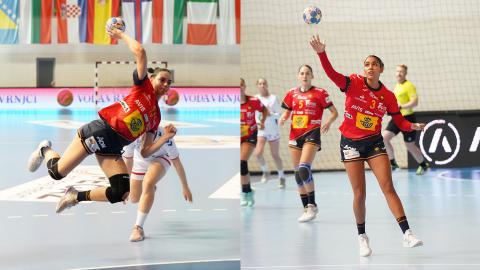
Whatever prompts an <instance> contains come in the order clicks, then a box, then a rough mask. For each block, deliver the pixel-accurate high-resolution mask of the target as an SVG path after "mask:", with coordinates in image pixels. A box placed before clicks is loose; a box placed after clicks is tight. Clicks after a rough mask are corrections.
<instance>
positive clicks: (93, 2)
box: [78, 0, 120, 45]
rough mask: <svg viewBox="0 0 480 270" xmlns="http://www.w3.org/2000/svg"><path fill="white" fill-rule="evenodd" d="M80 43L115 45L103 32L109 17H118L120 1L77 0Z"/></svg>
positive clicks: (114, 41)
mask: <svg viewBox="0 0 480 270" xmlns="http://www.w3.org/2000/svg"><path fill="white" fill-rule="evenodd" d="M78 6H79V7H80V18H79V21H78V23H79V34H80V36H79V39H80V42H85V43H93V44H98V45H108V44H116V43H117V41H116V40H112V39H111V38H110V37H109V36H108V35H107V32H106V30H105V24H106V23H107V20H108V19H110V18H111V17H118V16H119V7H120V0H78Z"/></svg>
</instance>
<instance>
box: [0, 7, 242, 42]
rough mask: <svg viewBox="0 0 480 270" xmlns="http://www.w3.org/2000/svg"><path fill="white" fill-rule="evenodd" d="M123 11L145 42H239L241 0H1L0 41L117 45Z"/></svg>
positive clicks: (132, 31) (128, 30) (129, 28)
mask: <svg viewBox="0 0 480 270" xmlns="http://www.w3.org/2000/svg"><path fill="white" fill-rule="evenodd" d="M185 12H186V14H187V15H186V16H185ZM119 16H120V17H122V18H123V20H124V21H125V24H126V33H128V34H129V35H130V36H132V37H133V38H135V39H137V40H138V41H140V42H141V43H144V44H147V43H158V44H191V45H216V44H239V43H240V0H0V44H57V43H58V44H75V43H91V44H99V45H108V44H116V43H117V42H116V41H115V40H111V39H110V38H109V37H108V35H107V34H106V31H105V23H106V21H107V20H108V19H109V18H110V17H119Z"/></svg>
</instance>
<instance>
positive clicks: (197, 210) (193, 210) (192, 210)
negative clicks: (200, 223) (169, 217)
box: [187, 209, 203, 212]
mask: <svg viewBox="0 0 480 270" xmlns="http://www.w3.org/2000/svg"><path fill="white" fill-rule="evenodd" d="M187 211H190V212H201V211H203V209H187Z"/></svg>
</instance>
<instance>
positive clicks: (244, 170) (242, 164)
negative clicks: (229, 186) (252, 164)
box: [240, 160, 248, 175]
mask: <svg viewBox="0 0 480 270" xmlns="http://www.w3.org/2000/svg"><path fill="white" fill-rule="evenodd" d="M247 174H248V163H247V161H246V160H240V175H247Z"/></svg>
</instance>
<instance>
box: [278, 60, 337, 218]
mask: <svg viewBox="0 0 480 270" xmlns="http://www.w3.org/2000/svg"><path fill="white" fill-rule="evenodd" d="M298 80H299V82H300V86H299V87H295V88H292V89H290V90H288V92H287V94H286V95H285V98H284V99H283V103H282V107H283V108H284V109H285V112H284V113H283V114H282V116H281V117H280V125H282V126H283V124H284V123H285V121H286V120H287V119H288V118H290V116H291V118H292V124H291V125H290V137H289V142H288V146H289V148H290V155H291V157H292V161H293V165H294V167H295V181H296V182H297V186H298V193H299V194H300V198H301V200H302V204H303V214H302V215H301V216H300V217H299V218H298V221H299V222H307V221H310V220H312V219H314V218H315V217H316V215H317V204H316V202H315V185H314V182H313V176H312V170H311V166H312V162H313V159H314V158H315V154H316V153H317V152H318V151H320V149H321V143H320V132H322V133H326V132H327V131H328V130H329V129H330V125H331V124H332V123H333V121H335V119H336V118H337V117H338V112H337V109H336V108H335V106H334V105H333V103H332V102H331V101H330V97H329V95H328V93H327V91H326V90H325V89H322V88H318V87H315V86H313V85H312V80H313V70H312V68H311V67H310V66H309V65H302V66H301V67H300V68H299V70H298ZM325 109H329V110H330V117H329V118H328V119H327V121H325V123H323V124H322V116H323V110H325Z"/></svg>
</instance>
